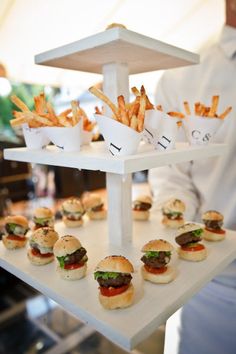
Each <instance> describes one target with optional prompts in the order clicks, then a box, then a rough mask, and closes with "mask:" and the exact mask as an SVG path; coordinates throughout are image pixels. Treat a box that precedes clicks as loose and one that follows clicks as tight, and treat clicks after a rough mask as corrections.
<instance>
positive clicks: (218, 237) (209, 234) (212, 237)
mask: <svg viewBox="0 0 236 354" xmlns="http://www.w3.org/2000/svg"><path fill="white" fill-rule="evenodd" d="M203 238H204V240H207V241H211V242H216V241H223V240H224V239H225V234H218V233H216V232H214V231H209V230H206V229H204V232H203Z"/></svg>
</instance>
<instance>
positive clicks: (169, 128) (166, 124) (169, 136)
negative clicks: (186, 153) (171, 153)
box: [155, 113, 179, 151]
mask: <svg viewBox="0 0 236 354" xmlns="http://www.w3.org/2000/svg"><path fill="white" fill-rule="evenodd" d="M178 121H179V118H174V117H170V116H168V114H166V113H163V115H162V119H161V123H160V126H159V132H158V138H157V141H155V149H156V150H159V151H167V150H172V149H174V148H175V141H176V136H177V131H178V126H177V122H178Z"/></svg>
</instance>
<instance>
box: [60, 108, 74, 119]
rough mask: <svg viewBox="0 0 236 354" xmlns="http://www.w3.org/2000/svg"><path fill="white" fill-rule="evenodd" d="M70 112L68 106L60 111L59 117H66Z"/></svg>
mask: <svg viewBox="0 0 236 354" xmlns="http://www.w3.org/2000/svg"><path fill="white" fill-rule="evenodd" d="M71 112H72V109H71V108H68V109H66V110H65V111H63V112H61V113H60V117H67V116H68V115H69V114H70V113H71Z"/></svg>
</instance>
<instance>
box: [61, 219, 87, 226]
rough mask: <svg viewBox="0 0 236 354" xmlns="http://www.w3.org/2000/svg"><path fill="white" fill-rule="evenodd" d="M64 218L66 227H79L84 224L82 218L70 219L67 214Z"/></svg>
mask: <svg viewBox="0 0 236 354" xmlns="http://www.w3.org/2000/svg"><path fill="white" fill-rule="evenodd" d="M62 220H63V222H64V224H65V225H66V227H69V228H73V227H79V226H82V225H83V223H84V221H83V219H82V218H80V219H78V220H70V219H68V218H67V217H66V216H63V218H62Z"/></svg>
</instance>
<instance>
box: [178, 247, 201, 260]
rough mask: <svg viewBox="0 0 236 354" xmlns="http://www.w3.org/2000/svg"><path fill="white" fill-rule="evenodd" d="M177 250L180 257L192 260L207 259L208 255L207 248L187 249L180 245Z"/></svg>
mask: <svg viewBox="0 0 236 354" xmlns="http://www.w3.org/2000/svg"><path fill="white" fill-rule="evenodd" d="M177 252H178V255H179V257H180V258H182V259H185V260H186V261H191V262H200V261H203V260H204V259H206V257H207V250H206V248H204V249H203V250H200V251H185V250H183V249H182V248H181V247H179V248H178V250H177Z"/></svg>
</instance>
